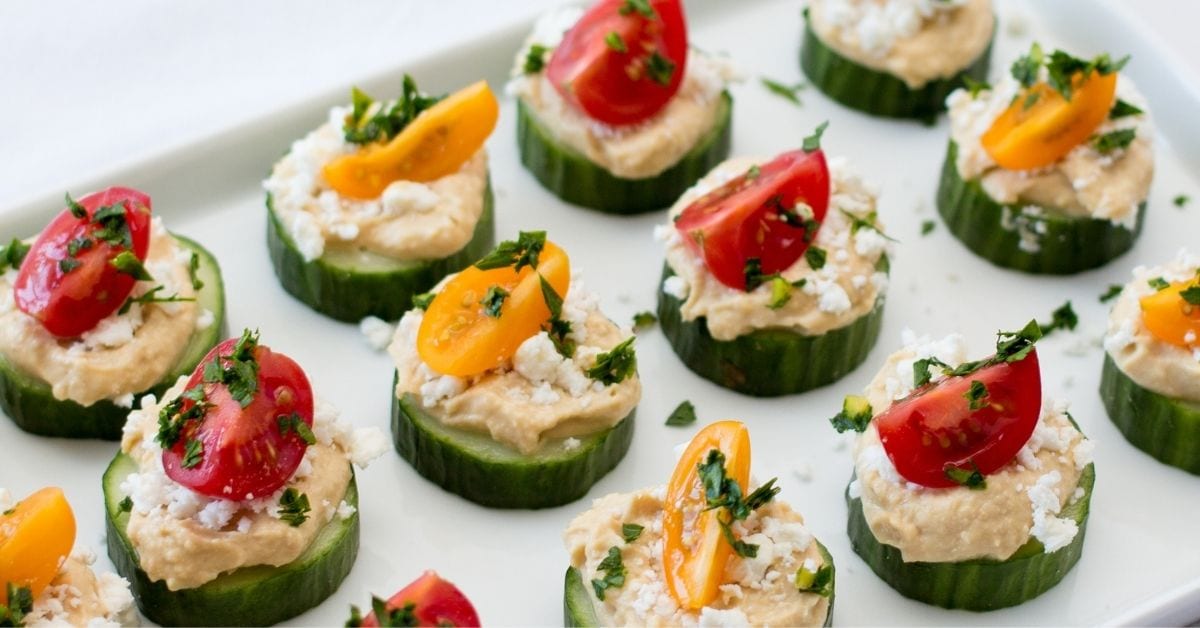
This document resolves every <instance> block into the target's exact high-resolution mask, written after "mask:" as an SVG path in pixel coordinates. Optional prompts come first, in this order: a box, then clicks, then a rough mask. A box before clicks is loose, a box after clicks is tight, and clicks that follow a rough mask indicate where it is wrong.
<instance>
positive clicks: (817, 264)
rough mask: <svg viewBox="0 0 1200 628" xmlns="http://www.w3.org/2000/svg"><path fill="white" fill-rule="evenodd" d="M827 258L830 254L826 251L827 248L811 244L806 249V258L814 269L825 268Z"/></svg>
mask: <svg viewBox="0 0 1200 628" xmlns="http://www.w3.org/2000/svg"><path fill="white" fill-rule="evenodd" d="M827 258H828V255H827V254H826V253H825V249H823V248H821V247H818V246H810V247H808V249H806V250H805V251H804V259H805V261H807V262H808V265H809V267H810V268H812V269H813V270H821V269H822V268H825V260H826V259H827Z"/></svg>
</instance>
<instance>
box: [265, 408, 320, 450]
mask: <svg viewBox="0 0 1200 628" xmlns="http://www.w3.org/2000/svg"><path fill="white" fill-rule="evenodd" d="M275 422H276V423H277V424H278V425H279V435H280V436H284V437H286V436H287V435H288V434H291V433H293V432H295V434H296V436H299V437H300V440H302V441H304V444H306V445H316V444H317V435H316V434H313V431H312V428H311V427H309V425H308V423H307V422H305V420H304V417H302V416H300V414H299V413H298V412H293V413H291V414H281V415H279V416H278V417H276V419H275Z"/></svg>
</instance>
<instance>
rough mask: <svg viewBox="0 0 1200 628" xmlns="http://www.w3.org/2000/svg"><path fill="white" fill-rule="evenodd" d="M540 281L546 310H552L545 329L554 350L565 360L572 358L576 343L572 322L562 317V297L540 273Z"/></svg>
mask: <svg viewBox="0 0 1200 628" xmlns="http://www.w3.org/2000/svg"><path fill="white" fill-rule="evenodd" d="M538 281H539V282H540V283H541V287H542V300H543V301H545V303H546V308H547V309H548V310H550V320H549V321H547V323H546V326H545V327H543V329H544V330H545V331H546V335H547V336H549V337H550V342H552V343H554V348H555V349H556V350H557V351H558V354H559V355H561V356H563V357H564V358H569V357H572V356H574V355H575V341H574V340H572V339H571V338H570V336H571V322H570V321H567V320H565V319H563V317H562V304H563V300H562V297H561V296H559V294H558V291H556V290H555V289H554V286H552V285H550V282H549V281H546V278H545V277H543V276H542V275H541V273H538Z"/></svg>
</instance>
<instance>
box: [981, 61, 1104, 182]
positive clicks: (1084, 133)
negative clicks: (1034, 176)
mask: <svg viewBox="0 0 1200 628" xmlns="http://www.w3.org/2000/svg"><path fill="white" fill-rule="evenodd" d="M1071 83H1072V94H1071V99H1070V100H1067V99H1065V98H1063V96H1062V94H1060V93H1058V91H1057V90H1055V89H1053V88H1051V87H1050V86H1049V85H1047V84H1045V83H1037V84H1035V85H1034V86H1033V87H1030V88H1029V89H1028V90H1026V91H1024V92H1022V93H1021V94H1020V95H1019V96H1017V99H1016V100H1015V101H1013V103H1012V105H1010V106H1009V107H1008V109H1006V110H1004V113H1002V114H1000V116H999V117H997V118H996V120H995V122H993V123H992V126H991V128H989V129H988V130H987V131H986V132H985V133H984V134H983V136H982V137H981V138H980V141H981V142H982V144H983V148H984V150H986V151H987V152H988V154H989V155H991V156H992V159H994V160H995V161H996V163H997V164H998V165H999V166H1000V167H1001V168H1006V169H1008V170H1029V169H1031V168H1041V167H1043V166H1048V165H1050V164H1052V163H1054V162H1056V161H1058V160H1059V159H1062V158H1063V157H1064V156H1066V154H1067V153H1069V152H1071V150H1072V149H1074V148H1075V147H1076V146H1078V145H1079V144H1081V143H1083V142H1084V141H1086V140H1087V139H1088V138H1089V137H1091V136H1092V133H1094V132H1095V130H1096V128H1097V127H1099V126H1100V125H1101V124H1102V123H1103V122H1104V120H1105V119H1107V118H1108V112H1109V110H1111V109H1112V105H1113V99H1114V98H1115V97H1116V93H1117V75H1116V73H1115V72H1114V73H1112V74H1100V73H1099V72H1096V71H1093V72H1090V73H1089V74H1088V75H1087V76H1086V77H1085V76H1084V74H1083V73H1082V72H1080V73H1077V74H1076V75H1075V76H1074V77H1073V78H1072V79H1071ZM1027 105H1028V106H1027Z"/></svg>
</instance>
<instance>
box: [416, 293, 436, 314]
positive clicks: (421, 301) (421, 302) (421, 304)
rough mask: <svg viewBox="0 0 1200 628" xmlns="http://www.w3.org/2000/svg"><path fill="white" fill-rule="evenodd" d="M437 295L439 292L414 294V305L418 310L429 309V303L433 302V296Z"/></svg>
mask: <svg viewBox="0 0 1200 628" xmlns="http://www.w3.org/2000/svg"><path fill="white" fill-rule="evenodd" d="M436 296H437V294H436V293H433V292H425V293H422V294H418V295H414V296H413V298H412V304H413V307H415V308H417V309H418V310H427V309H429V304H430V303H433V298H434V297H436Z"/></svg>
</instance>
